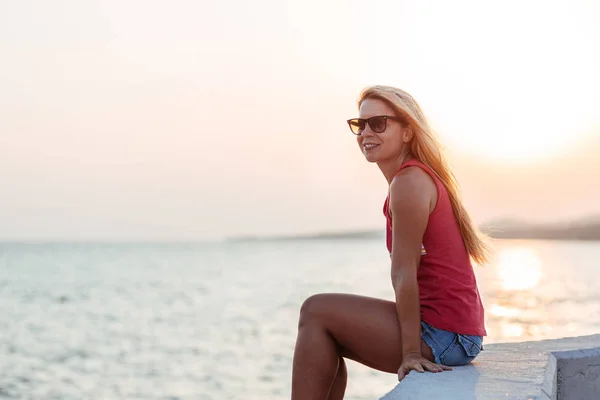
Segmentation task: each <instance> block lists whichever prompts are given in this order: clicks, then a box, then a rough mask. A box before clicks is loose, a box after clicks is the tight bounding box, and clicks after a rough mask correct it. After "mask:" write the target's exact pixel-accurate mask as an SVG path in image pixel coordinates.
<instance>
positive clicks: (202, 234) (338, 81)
mask: <svg viewBox="0 0 600 400" xmlns="http://www.w3.org/2000/svg"><path fill="white" fill-rule="evenodd" d="M599 18H600V3H598V2H596V1H593V0H568V1H567V0H561V1H522V0H520V1H512V0H510V1H504V2H481V1H475V0H473V1H466V0H457V1H453V2H448V1H443V0H437V1H428V2H420V1H416V0H406V1H371V2H365V1H362V2H359V1H341V0H332V1H328V2H323V1H313V0H304V1H283V0H258V1H253V2H248V1H233V0H221V1H212V0H209V1H173V2H163V1H97V0H90V1H85V2H81V1H75V0H73V1H54V2H51V3H50V2H43V1H18V2H17V1H13V2H9V1H6V2H1V3H0V54H1V57H2V62H1V63H0V151H1V152H2V157H0V182H2V189H1V192H0V221H2V223H1V224H0V240H211V239H219V238H223V237H228V236H235V235H250V234H256V235H273V234H292V233H310V232H323V231H326V232H333V231H343V230H349V229H379V228H383V226H384V225H383V224H384V223H385V221H384V219H383V216H382V211H381V210H382V205H383V200H384V198H385V196H386V192H387V184H386V181H385V179H384V178H383V175H382V174H381V172H380V171H379V170H378V168H377V166H376V165H373V164H369V163H367V162H366V161H365V160H364V158H363V156H362V154H361V153H360V151H359V150H358V146H357V144H356V139H355V137H354V136H353V135H352V134H351V133H350V131H349V129H348V127H347V125H346V122H345V121H346V119H348V118H352V117H356V116H357V113H358V111H357V106H356V99H357V96H358V94H359V92H360V90H361V89H362V88H363V87H365V86H368V85H373V84H385V85H392V86H397V87H400V88H402V89H404V90H406V91H408V92H409V93H411V94H412V95H413V96H414V97H415V98H416V99H417V101H418V102H419V103H420V104H421V106H422V108H423V109H424V111H425V114H426V115H427V117H428V118H429V120H430V122H431V124H432V126H433V127H434V129H435V130H436V132H438V135H439V138H440V140H441V142H442V143H443V144H444V148H445V151H446V154H447V156H448V158H449V160H450V163H451V165H452V166H453V169H454V172H455V174H456V175H457V178H458V180H459V183H460V185H461V190H462V197H463V200H464V202H465V204H466V206H467V208H468V210H469V211H470V213H471V215H472V217H473V219H474V220H475V221H476V222H477V223H485V222H488V221H491V220H496V219H500V218H506V217H511V218H524V219H528V220H535V221H559V220H560V221H564V220H569V219H573V218H576V219H579V218H586V217H588V216H594V215H600V201H598V199H599V197H600V157H598V156H597V155H598V154H599V152H600V112H598V110H600V72H598V71H600V52H598V51H597V49H598V48H600V25H598V24H597V22H596V21H597V20H598V19H599Z"/></svg>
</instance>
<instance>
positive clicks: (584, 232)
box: [480, 217, 600, 240]
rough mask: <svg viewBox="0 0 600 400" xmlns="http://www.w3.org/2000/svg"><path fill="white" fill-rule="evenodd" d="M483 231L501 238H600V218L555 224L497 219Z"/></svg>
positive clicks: (484, 226)
mask: <svg viewBox="0 0 600 400" xmlns="http://www.w3.org/2000/svg"><path fill="white" fill-rule="evenodd" d="M480 229H481V231H482V232H484V233H486V234H487V235H489V236H490V237H493V238H499V239H547V240H600V218H597V217H594V218H588V219H586V220H582V221H572V222H567V223H554V224H531V223H526V222H519V221H508V220H504V221H497V222H492V223H487V224H484V225H482V226H481V227H480Z"/></svg>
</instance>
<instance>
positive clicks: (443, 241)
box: [383, 160, 486, 336]
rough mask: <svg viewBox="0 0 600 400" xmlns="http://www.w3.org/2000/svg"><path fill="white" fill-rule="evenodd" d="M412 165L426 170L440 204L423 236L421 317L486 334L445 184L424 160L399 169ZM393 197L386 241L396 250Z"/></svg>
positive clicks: (457, 329)
mask: <svg viewBox="0 0 600 400" xmlns="http://www.w3.org/2000/svg"><path fill="white" fill-rule="evenodd" d="M410 166H416V167H419V168H421V169H423V170H424V171H425V172H427V173H428V174H429V176H431V178H432V179H433V181H434V182H435V186H436V188H437V203H436V206H435V208H434V210H433V212H432V213H431V214H430V215H429V221H428V223H427V228H426V229H425V234H424V235H423V246H424V249H423V251H422V256H421V264H420V266H419V271H418V273H417V280H418V283H419V298H420V303H421V320H423V321H425V322H426V323H428V324H429V325H431V326H433V327H436V328H439V329H444V330H447V331H451V332H454V333H459V334H464V335H477V336H486V331H485V325H484V310H483V304H482V303H481V298H480V296H479V290H478V289H477V281H476V280H475V274H474V272H473V267H472V265H471V259H470V257H469V254H468V252H467V249H466V247H465V244H464V242H463V239H462V236H461V234H460V230H459V228H458V223H457V221H456V218H455V216H454V212H453V210H452V205H451V204H450V198H449V197H448V192H447V191H446V188H445V186H444V185H443V183H442V182H441V181H440V180H439V179H438V177H437V176H436V175H435V174H434V173H433V172H432V171H431V170H430V169H429V168H428V167H427V166H426V165H425V164H423V163H421V162H420V161H418V160H409V161H407V162H405V163H404V164H402V166H401V167H400V169H399V170H398V172H400V171H401V170H402V169H404V168H406V167H410ZM389 201H390V196H389V194H388V196H387V198H386V199H385V203H384V205H383V214H384V215H385V218H386V222H387V223H386V242H387V248H388V251H389V252H390V254H391V252H392V219H391V216H390V213H389Z"/></svg>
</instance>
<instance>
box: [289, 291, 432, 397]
mask: <svg viewBox="0 0 600 400" xmlns="http://www.w3.org/2000/svg"><path fill="white" fill-rule="evenodd" d="M421 351H422V353H423V355H424V356H425V357H426V358H428V359H429V360H433V356H432V354H431V350H430V349H429V347H428V346H427V345H426V344H425V343H424V342H423V341H421ZM339 357H345V358H349V359H352V360H355V361H358V362H360V363H362V364H364V365H367V366H369V367H371V368H375V369H377V370H380V371H384V372H389V373H396V372H397V370H398V367H400V364H401V362H402V342H401V334H400V325H399V322H398V317H397V313H396V305H395V303H394V302H391V301H386V300H380V299H375V298H371V297H364V296H356V295H349V294H333V293H332V294H329V293H328V294H318V295H314V296H311V297H309V298H308V299H307V300H306V301H305V302H304V304H303V305H302V308H301V310H300V320H299V323H298V337H297V339H296V348H295V350H294V362H293V372H292V400H305V399H311V400H313V399H315V400H316V399H322V400H327V399H328V397H329V395H330V393H331V392H332V389H333V388H334V380H335V378H336V375H337V371H338V358H339Z"/></svg>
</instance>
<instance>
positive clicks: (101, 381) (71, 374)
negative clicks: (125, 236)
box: [0, 240, 600, 400]
mask: <svg viewBox="0 0 600 400" xmlns="http://www.w3.org/2000/svg"><path fill="white" fill-rule="evenodd" d="M495 248H496V249H495V250H496V251H495V257H494V259H493V260H492V262H491V263H490V264H489V265H486V266H484V267H480V266H477V267H476V274H477V278H478V282H479V285H480V290H481V293H482V296H483V301H484V304H485V306H486V311H487V320H486V324H487V329H488V332H489V336H488V337H487V339H486V343H492V342H501V341H502V342H511V341H522V340H537V339H547V338H558V337H564V336H575V335H587V334H593V333H598V332H600V301H599V300H600V280H598V279H597V276H598V273H597V268H598V260H600V242H546V241H497V242H496V244H495ZM388 269H389V257H388V255H387V253H386V251H385V248H384V245H383V241H381V240H321V241H318V240H315V241H278V242H276V241H272V242H259V241H257V242H245V243H244V242H238V243H213V244H161V245H158V244H136V245H132V244H119V245H115V244H0V304H1V305H2V313H0V337H1V340H0V398H19V399H145V400H146V399H274V400H283V399H288V398H289V391H290V375H291V362H292V354H293V348H294V341H295V337H296V324H297V318H298V310H299V307H300V305H301V304H302V301H303V300H304V299H305V298H306V297H307V296H309V295H311V294H314V293H318V292H347V293H356V294H363V295H368V296H376V297H381V298H386V299H390V300H391V299H393V292H392V288H391V284H390V282H389V270H388ZM348 364H349V365H348V369H349V384H348V390H347V398H348V399H355V400H357V399H365V400H366V399H377V398H379V397H380V396H382V395H383V394H385V393H386V392H387V391H389V390H390V389H392V388H393V387H394V386H395V384H396V377H395V376H394V375H390V374H385V373H380V372H377V371H372V370H369V369H367V368H366V367H363V366H360V365H358V364H355V363H351V362H350V363H348Z"/></svg>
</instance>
